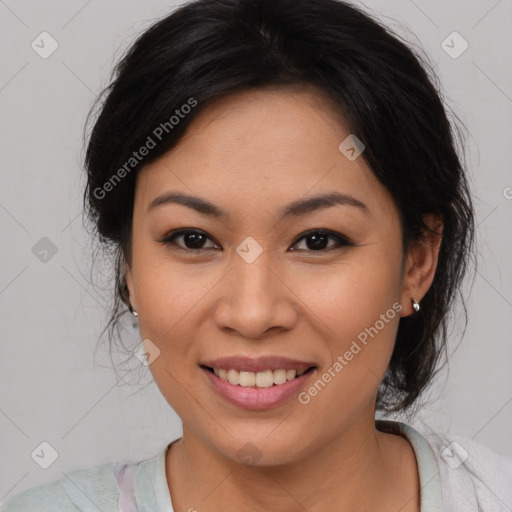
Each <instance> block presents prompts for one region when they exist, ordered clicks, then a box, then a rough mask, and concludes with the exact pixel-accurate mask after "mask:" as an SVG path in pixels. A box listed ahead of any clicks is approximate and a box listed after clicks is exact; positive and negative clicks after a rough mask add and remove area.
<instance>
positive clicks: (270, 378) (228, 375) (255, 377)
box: [213, 368, 306, 388]
mask: <svg viewBox="0 0 512 512" xmlns="http://www.w3.org/2000/svg"><path fill="white" fill-rule="evenodd" d="M305 372H306V370H302V371H300V372H298V371H297V370H281V369H279V370H265V371H263V372H243V371H238V370H234V369H230V370H225V369H223V368H214V369H213V373H215V375H217V377H219V378H221V379H222V380H225V381H227V382H229V383H230V384H233V385H234V386H243V387H254V386H256V387H257V388H270V387H271V386H273V385H276V386H277V385H279V384H284V383H285V382H287V381H290V380H293V379H295V378H296V377H300V376H301V375H302V374H304V373H305Z"/></svg>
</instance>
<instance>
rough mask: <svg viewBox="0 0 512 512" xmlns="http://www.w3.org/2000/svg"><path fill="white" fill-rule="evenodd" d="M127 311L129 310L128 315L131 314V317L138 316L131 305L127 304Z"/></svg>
mask: <svg viewBox="0 0 512 512" xmlns="http://www.w3.org/2000/svg"><path fill="white" fill-rule="evenodd" d="M128 309H129V310H130V313H131V314H132V315H133V316H139V313H137V311H135V310H134V309H133V308H132V305H131V304H128Z"/></svg>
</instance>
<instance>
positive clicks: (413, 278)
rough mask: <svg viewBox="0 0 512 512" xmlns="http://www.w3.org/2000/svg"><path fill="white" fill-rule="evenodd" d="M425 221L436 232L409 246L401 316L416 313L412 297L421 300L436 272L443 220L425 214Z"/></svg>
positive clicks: (433, 215) (439, 217)
mask: <svg viewBox="0 0 512 512" xmlns="http://www.w3.org/2000/svg"><path fill="white" fill-rule="evenodd" d="M424 221H425V223H426V224H427V225H428V226H429V227H430V228H431V229H432V230H434V231H435V233H432V234H431V235H428V239H427V240H426V241H419V242H416V243H415V244H414V245H413V246H412V247H410V248H409V251H408V253H407V258H406V262H405V268H404V277H403V285H402V295H401V299H400V302H401V304H402V314H401V316H409V315H412V314H413V313H414V309H413V307H412V302H411V299H412V298H415V299H416V300H417V301H418V302H420V301H421V299H422V298H423V297H424V296H425V294H426V293H427V292H428V290H429V288H430V286H431V285H432V281H433V280H434V275H435V273H436V268H437V260H438V255H439V248H440V246H441V239H442V233H443V221H442V218H441V216H439V215H435V214H428V215H425V217H424Z"/></svg>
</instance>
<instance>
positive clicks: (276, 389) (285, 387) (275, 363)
mask: <svg viewBox="0 0 512 512" xmlns="http://www.w3.org/2000/svg"><path fill="white" fill-rule="evenodd" d="M222 366H223V367H222ZM283 366H284V367H285V368H283ZM199 367H200V369H201V372H202V373H203V374H204V375H205V377H206V378H207V380H208V383H209V384H210V386H211V388H210V389H212V390H213V391H214V393H215V394H216V395H217V396H220V397H221V398H222V399H223V400H224V401H226V402H228V403H229V404H231V405H235V406H237V407H239V408H242V409H248V410H251V411H261V410H264V409H271V408H275V407H278V406H280V405H283V404H284V403H286V402H287V401H289V400H290V399H291V398H292V397H293V396H294V395H297V393H299V392H300V390H301V388H303V387H305V386H306V383H307V382H308V381H309V380H310V379H311V378H312V376H313V375H315V373H316V372H317V370H318V367H317V366H316V365H314V364H312V363H305V362H300V361H292V360H285V359H283V358H268V359H263V358H262V359H260V360H258V361H255V360H250V359H246V358H244V359H242V358H236V359H235V358H232V359H223V360H218V361H212V362H209V364H200V365H199ZM240 367H242V368H240ZM251 370H252V371H251Z"/></svg>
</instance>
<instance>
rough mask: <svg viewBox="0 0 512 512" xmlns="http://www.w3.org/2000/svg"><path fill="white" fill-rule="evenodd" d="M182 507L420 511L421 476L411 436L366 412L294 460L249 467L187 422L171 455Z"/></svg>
mask: <svg viewBox="0 0 512 512" xmlns="http://www.w3.org/2000/svg"><path fill="white" fill-rule="evenodd" d="M166 472H167V481H168V484H169V490H170V493H171V496H172V502H173V506H174V509H175V511H176V512H181V511H183V512H185V511H189V510H191V511H193V510H194V509H196V510H198V511H201V512H207V511H217V510H224V511H226V512H231V511H235V510H241V509H243V510H244V511H247V512H252V511H261V510H280V511H283V512H292V511H297V510H301V509H302V510H307V511H309V512H317V511H320V510H325V509H326V508H327V507H329V508H330V509H332V510H360V509H363V508H364V507H366V508H367V509H368V510H370V509H373V510H380V511H383V512H384V511H386V510H388V508H389V510H395V511H396V510H401V512H410V511H411V512H412V511H414V512H416V511H418V510H419V476H418V473H417V463H416V459H415V456H414V452H413V450H412V447H411V445H410V444H409V442H408V441H407V440H406V439H404V438H402V437H400V436H397V435H393V434H386V433H383V432H380V431H378V430H376V429H375V421H374V417H371V418H367V417H366V418H363V417H361V418H360V419H359V420H358V421H357V422H355V423H353V424H352V425H351V426H350V427H348V428H347V429H346V430H345V431H344V432H343V433H342V434H341V435H338V436H335V437H334V438H333V439H332V440H331V441H330V442H328V443H325V442H323V443H322V444H321V445H320V446H312V449H311V450H310V451H309V453H308V455H307V456H305V457H303V458H301V459H297V460H295V461H294V462H293V463H287V464H282V465H279V464H277V465H272V466H269V465H267V466H257V465H256V466H247V465H243V464H241V463H240V462H239V461H236V460H232V459H231V458H227V457H226V456H224V455H223V454H222V453H219V452H218V451H216V450H215V449H212V447H211V445H206V444H205V443H204V442H203V441H202V440H201V439H199V438H198V437H196V436H195V435H194V434H193V433H192V432H191V431H190V430H188V429H186V428H185V427H184V429H183V437H182V438H181V439H180V440H179V441H177V442H176V443H174V444H173V445H172V447H171V448H170V449H169V450H168V452H167V456H166Z"/></svg>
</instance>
